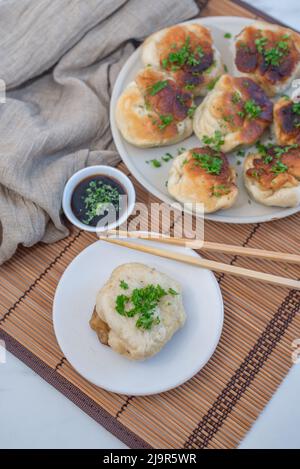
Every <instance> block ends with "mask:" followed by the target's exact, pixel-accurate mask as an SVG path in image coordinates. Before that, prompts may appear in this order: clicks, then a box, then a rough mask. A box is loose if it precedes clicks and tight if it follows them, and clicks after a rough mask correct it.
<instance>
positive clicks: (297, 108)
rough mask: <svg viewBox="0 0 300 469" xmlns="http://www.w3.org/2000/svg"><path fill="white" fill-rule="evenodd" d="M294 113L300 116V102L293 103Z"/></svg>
mask: <svg viewBox="0 0 300 469" xmlns="http://www.w3.org/2000/svg"><path fill="white" fill-rule="evenodd" d="M292 110H293V113H294V114H298V115H299V116H300V103H293V108H292Z"/></svg>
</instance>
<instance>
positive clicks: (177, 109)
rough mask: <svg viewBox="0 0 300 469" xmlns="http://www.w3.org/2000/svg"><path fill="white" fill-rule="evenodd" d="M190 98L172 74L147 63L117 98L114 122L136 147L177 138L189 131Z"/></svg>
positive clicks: (179, 139) (166, 143) (186, 135)
mask: <svg viewBox="0 0 300 469" xmlns="http://www.w3.org/2000/svg"><path fill="white" fill-rule="evenodd" d="M192 109H193V99H192V96H191V94H190V93H188V92H187V91H184V90H182V89H181V88H179V87H178V86H177V84H176V82H175V81H174V79H173V78H172V77H169V76H168V75H166V74H165V73H162V72H160V71H157V70H154V69H153V68H152V67H147V68H145V69H143V70H142V71H141V72H139V73H138V74H137V76H136V78H135V81H133V82H131V83H130V84H129V85H128V86H127V88H126V89H125V90H124V92H123V93H122V95H121V96H120V98H119V100H118V102H117V108H116V123H117V126H118V128H119V130H120V132H121V134H122V136H123V137H124V138H125V140H127V141H128V142H129V143H131V144H132V145H135V146H137V147H156V146H162V145H169V144H172V143H177V142H180V141H181V140H184V139H185V138H187V137H189V136H190V135H191V134H192V132H193V126H192V118H191V113H190V111H191V110H192Z"/></svg>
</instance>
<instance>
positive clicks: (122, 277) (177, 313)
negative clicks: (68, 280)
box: [90, 263, 186, 360]
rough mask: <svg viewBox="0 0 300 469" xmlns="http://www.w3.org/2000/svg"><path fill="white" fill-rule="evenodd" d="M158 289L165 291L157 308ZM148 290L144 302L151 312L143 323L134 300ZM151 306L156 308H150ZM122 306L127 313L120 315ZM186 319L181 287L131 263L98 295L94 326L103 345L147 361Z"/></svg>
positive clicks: (167, 278) (92, 325)
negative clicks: (156, 290) (156, 293)
mask: <svg viewBox="0 0 300 469" xmlns="http://www.w3.org/2000/svg"><path fill="white" fill-rule="evenodd" d="M122 284H123V285H122ZM124 285H125V288H124ZM156 288H159V289H160V291H161V295H160V296H159V298H158V301H157V304H155V303H156V302H155V301H154V300H153V290H155V289H156ZM146 290H148V295H147V296H144V298H148V300H144V306H146V305H147V303H148V308H146V309H148V311H147V316H146V317H145V316H144V320H143V321H142V316H141V315H140V313H141V311H140V310H139V309H137V310H134V308H137V306H136V304H134V301H133V297H134V296H135V298H143V296H140V295H141V291H143V292H144V293H143V295H145V294H146V293H145V292H146ZM151 291H152V293H151ZM149 298H150V300H151V298H152V301H150V300H149ZM118 300H120V302H118ZM140 302H141V300H140ZM151 303H152V304H153V305H154V306H153V308H152V307H149V304H150V305H151ZM120 304H122V305H123V308H124V309H123V311H119V312H118V310H117V308H118V307H120ZM127 312H128V314H126V313H127ZM185 319H186V314H185V310H184V307H183V303H182V291H181V286H180V284H179V283H178V282H177V281H176V280H174V279H172V278H170V277H169V276H168V275H166V274H164V273H162V272H159V271H158V270H156V269H155V268H153V267H149V266H148V265H145V264H140V263H129V264H123V265H120V266H119V267H117V268H116V269H114V271H113V272H112V274H111V276H110V278H109V280H108V281H107V282H106V283H105V285H104V286H103V287H102V288H101V290H100V291H99V292H98V295H97V300H96V308H95V310H94V312H93V316H92V318H91V320H90V326H91V327H92V329H94V330H95V331H96V332H97V335H98V338H99V340H100V342H101V343H102V344H104V345H108V346H109V347H111V348H112V349H113V350H114V351H115V352H117V353H119V354H121V355H124V356H125V357H127V358H130V359H132V360H143V359H145V358H149V357H152V356H153V355H155V354H156V353H158V352H159V351H160V350H161V349H162V348H163V347H164V346H165V345H166V343H167V342H168V341H169V340H170V339H171V338H172V336H173V335H174V334H175V332H176V331H177V330H178V329H180V328H181V327H182V326H183V325H184V322H185Z"/></svg>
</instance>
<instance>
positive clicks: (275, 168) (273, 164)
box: [244, 145, 300, 207]
mask: <svg viewBox="0 0 300 469" xmlns="http://www.w3.org/2000/svg"><path fill="white" fill-rule="evenodd" d="M244 178H245V186H246V188H247V190H248V192H249V194H250V195H252V197H253V198H254V199H255V200H256V201H257V202H260V203H261V204H264V205H273V206H277V207H296V206H297V205H298V204H299V203H300V147H299V146H298V145H293V146H287V147H282V146H274V145H272V146H269V147H264V148H263V150H262V151H261V152H260V153H259V152H258V153H254V154H253V153H252V154H249V155H248V156H247V158H246V160H245V164H244Z"/></svg>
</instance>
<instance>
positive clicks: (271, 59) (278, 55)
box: [255, 35, 289, 67]
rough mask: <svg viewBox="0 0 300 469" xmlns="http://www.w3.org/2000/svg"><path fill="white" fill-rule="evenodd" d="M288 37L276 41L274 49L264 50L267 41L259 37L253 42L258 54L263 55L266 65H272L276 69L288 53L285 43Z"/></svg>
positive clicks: (287, 46)
mask: <svg viewBox="0 0 300 469" xmlns="http://www.w3.org/2000/svg"><path fill="white" fill-rule="evenodd" d="M288 37H289V36H286V35H284V36H283V37H282V39H281V40H280V41H278V42H277V43H276V45H275V47H270V48H269V49H267V48H266V45H267V43H268V39H267V38H266V37H261V38H258V39H256V40H255V45H256V48H257V50H258V52H259V53H260V54H262V55H263V57H264V59H265V62H266V64H267V65H273V66H274V67H278V65H279V64H280V62H281V60H282V58H283V57H284V56H285V55H286V54H287V53H288V50H289V45H288V43H287V42H286V39H288Z"/></svg>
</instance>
